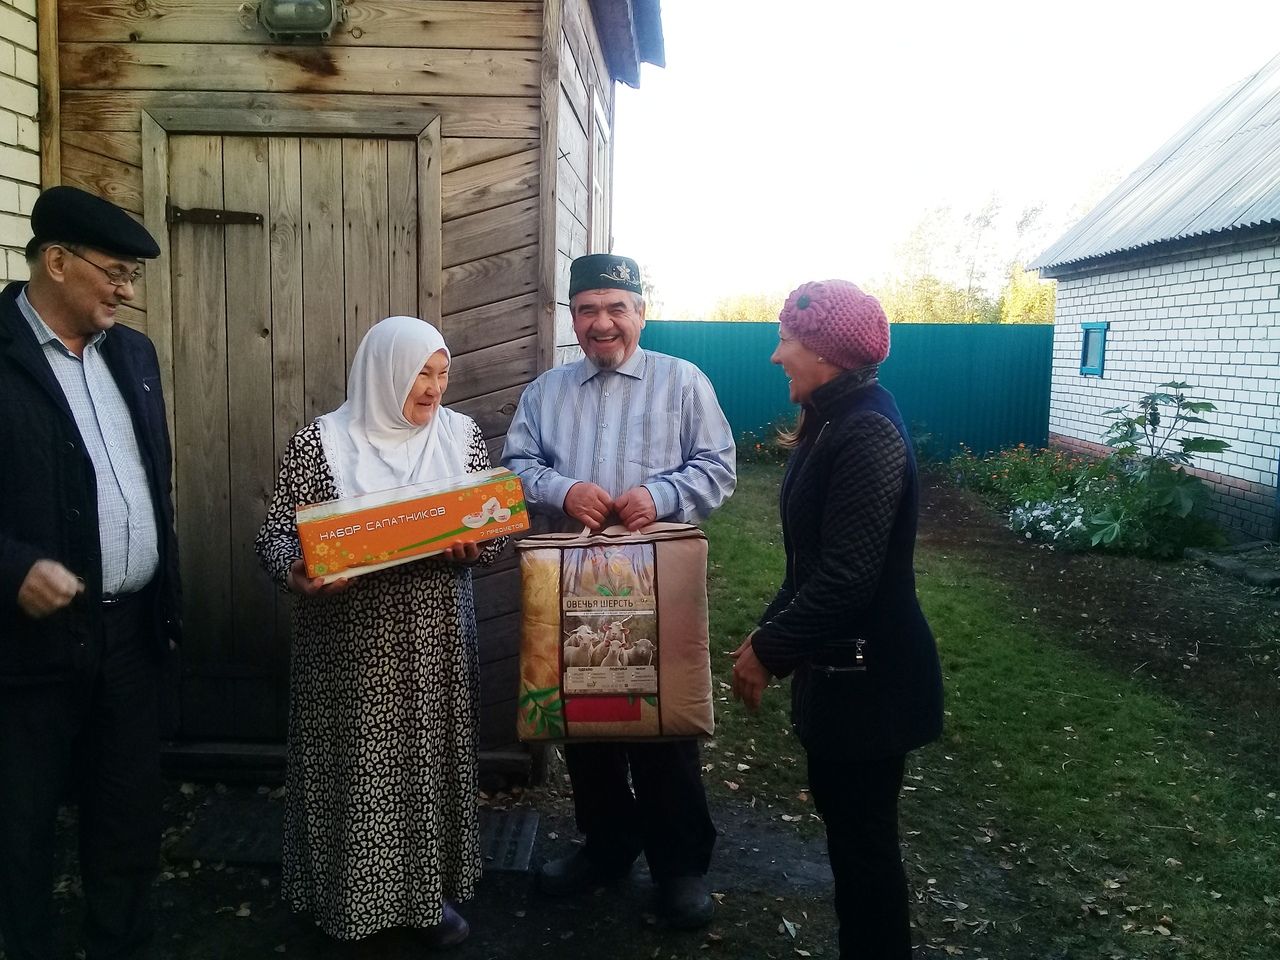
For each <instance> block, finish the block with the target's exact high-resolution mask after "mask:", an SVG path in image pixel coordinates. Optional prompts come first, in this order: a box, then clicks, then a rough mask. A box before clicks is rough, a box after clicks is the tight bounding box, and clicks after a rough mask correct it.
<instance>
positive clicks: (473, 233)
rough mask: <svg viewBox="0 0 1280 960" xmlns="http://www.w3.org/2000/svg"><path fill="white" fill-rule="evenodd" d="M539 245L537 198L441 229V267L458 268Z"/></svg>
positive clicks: (484, 213) (495, 209)
mask: <svg viewBox="0 0 1280 960" xmlns="http://www.w3.org/2000/svg"><path fill="white" fill-rule="evenodd" d="M537 242H538V198H537V197H529V198H528V199H526V200H518V201H516V202H515V203H509V204H507V205H505V206H502V207H495V208H494V209H492V210H484V211H482V212H480V213H473V214H472V215H471V216H469V217H462V218H460V219H457V220H450V221H449V222H448V223H446V224H445V225H444V265H445V266H446V267H453V266H457V265H458V264H460V263H466V262H467V261H468V260H478V259H480V258H481V257H487V256H490V255H491V254H495V253H503V252H505V251H507V250H514V249H516V248H517V247H524V246H528V245H529V244H531V243H537Z"/></svg>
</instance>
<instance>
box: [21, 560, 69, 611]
mask: <svg viewBox="0 0 1280 960" xmlns="http://www.w3.org/2000/svg"><path fill="white" fill-rule="evenodd" d="M83 590H84V581H83V580H81V579H80V578H79V577H77V576H76V575H75V574H74V573H72V572H71V571H70V570H68V569H67V568H66V567H64V566H63V565H62V564H60V563H59V562H58V561H57V560H37V561H36V562H35V563H33V564H32V565H31V569H30V570H28V571H27V575H26V577H25V578H23V581H22V586H20V587H19V588H18V606H20V607H21V608H22V612H23V613H25V614H26V615H27V616H28V617H31V618H32V619H33V620H39V619H40V618H41V617H47V616H49V614H51V613H56V612H57V611H59V610H61V609H62V608H63V607H65V606H66V605H67V604H69V603H70V602H71V601H72V600H74V599H75V598H76V595H77V594H78V593H80V592H81V591H83Z"/></svg>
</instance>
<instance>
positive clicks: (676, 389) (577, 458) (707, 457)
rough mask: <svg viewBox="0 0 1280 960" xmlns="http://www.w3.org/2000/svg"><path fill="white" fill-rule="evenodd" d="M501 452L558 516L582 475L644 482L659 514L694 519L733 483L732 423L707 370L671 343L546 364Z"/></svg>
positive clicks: (531, 494) (529, 494) (619, 483)
mask: <svg viewBox="0 0 1280 960" xmlns="http://www.w3.org/2000/svg"><path fill="white" fill-rule="evenodd" d="M502 462H503V464H505V465H506V467H507V468H508V469H509V470H512V471H514V472H515V473H516V474H517V475H518V476H519V477H520V481H521V483H523V484H524V491H525V498H526V500H527V502H528V503H529V506H530V507H531V508H533V509H534V510H535V511H538V512H541V513H543V514H550V515H551V517H552V519H553V520H554V521H555V522H556V523H557V525H558V526H560V527H562V528H564V529H568V528H570V527H572V528H573V529H578V528H579V525H577V524H576V523H575V522H573V521H569V520H568V518H567V517H566V516H565V514H564V511H563V507H564V498H565V496H566V495H567V494H568V493H569V489H570V487H572V486H573V485H574V484H575V483H577V482H578V481H580V480H583V481H588V482H591V483H594V484H598V485H599V486H601V487H603V488H604V489H605V491H607V492H608V494H609V496H611V497H616V496H618V494H620V493H622V492H624V491H626V490H630V489H631V488H632V487H635V486H639V485H641V484H643V485H644V487H645V488H646V489H648V491H649V493H650V494H651V495H652V496H653V502H654V506H656V507H657V511H658V519H659V520H678V521H681V522H684V523H696V522H698V521H699V520H703V519H705V518H706V517H707V516H708V515H709V514H710V513H711V511H712V510H714V509H715V508H716V507H718V506H720V504H721V503H723V502H724V501H725V500H726V499H728V497H729V495H730V494H731V493H733V488H734V484H735V482H736V477H735V473H734V469H735V450H734V444H733V432H732V431H731V430H730V429H729V422H728V421H727V420H726V419H725V416H724V413H723V412H722V411H721V410H720V404H719V403H718V402H717V401H716V394H715V390H714V389H713V388H712V386H711V381H709V380H708V379H707V378H706V376H705V375H704V374H703V373H702V371H701V370H699V369H698V368H697V367H695V366H694V365H693V364H691V363H689V362H688V361H687V360H681V359H678V358H676V357H670V356H667V355H666V354H664V353H654V352H653V351H650V350H642V349H640V348H637V349H636V352H635V353H633V354H632V355H631V356H630V357H629V358H628V359H627V361H626V362H625V363H623V364H622V365H621V366H620V367H618V369H617V370H598V369H596V367H595V366H594V365H593V364H592V363H591V362H590V361H588V360H585V359H583V360H579V361H577V362H576V363H569V364H565V365H564V366H562V367H556V368H554V369H552V370H548V371H547V372H546V373H544V374H542V376H540V377H538V379H537V380H535V381H534V382H533V383H531V384H529V386H528V387H527V388H526V389H525V391H524V394H523V395H522V396H521V397H520V406H519V408H518V409H517V410H516V415H515V418H514V419H513V420H512V421H511V427H510V428H509V429H508V430H507V444H506V448H505V449H504V450H503V452H502Z"/></svg>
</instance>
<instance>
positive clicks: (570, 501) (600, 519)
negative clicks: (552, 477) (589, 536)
mask: <svg viewBox="0 0 1280 960" xmlns="http://www.w3.org/2000/svg"><path fill="white" fill-rule="evenodd" d="M564 512H565V513H566V514H568V515H569V516H570V517H572V518H573V519H574V520H577V521H578V522H579V523H581V524H582V525H583V526H585V527H590V528H591V529H592V530H599V529H600V528H601V527H603V526H604V521H605V519H606V518H607V517H608V516H609V514H610V513H612V512H613V501H612V500H611V499H610V498H609V494H608V493H606V492H605V490H604V488H603V487H598V486H596V485H595V484H594V483H587V482H586V481H585V480H579V481H578V482H577V483H575V484H574V485H573V486H572V487H570V488H569V492H568V493H567V494H565V498H564Z"/></svg>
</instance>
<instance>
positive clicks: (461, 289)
mask: <svg viewBox="0 0 1280 960" xmlns="http://www.w3.org/2000/svg"><path fill="white" fill-rule="evenodd" d="M552 242H553V243H554V241H552ZM537 258H538V247H537V246H536V245H531V246H528V247H521V248H520V249H519V250H511V251H509V252H508V253H500V254H497V255H496V256H492V257H485V258H484V259H483V260H472V261H471V262H469V263H463V264H459V265H458V266H456V267H450V268H449V269H448V270H446V271H445V272H444V306H443V307H442V312H443V313H455V312H457V311H459V310H468V309H470V308H471V307H478V306H480V305H481V304H485V303H493V302H494V301H495V300H506V299H509V298H511V297H515V296H519V295H520V294H522V293H528V292H530V291H532V290H536V289H538V269H537Z"/></svg>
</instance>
